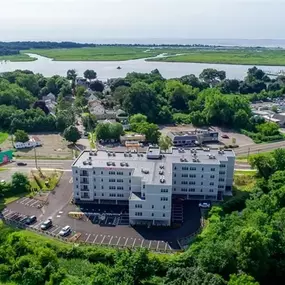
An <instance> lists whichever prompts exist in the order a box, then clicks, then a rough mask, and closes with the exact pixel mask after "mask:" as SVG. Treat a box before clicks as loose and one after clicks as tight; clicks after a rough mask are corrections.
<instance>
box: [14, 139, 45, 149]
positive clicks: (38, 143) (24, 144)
mask: <svg viewBox="0 0 285 285" xmlns="http://www.w3.org/2000/svg"><path fill="white" fill-rule="evenodd" d="M41 145H42V142H41V141H40V139H39V138H38V137H30V139H29V140H28V141H26V142H14V147H15V148H16V149H23V148H33V147H37V146H41Z"/></svg>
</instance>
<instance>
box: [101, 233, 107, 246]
mask: <svg viewBox="0 0 285 285" xmlns="http://www.w3.org/2000/svg"><path fill="white" fill-rule="evenodd" d="M105 237H106V235H104V237H103V239H102V241H101V244H103V242H104V239H105Z"/></svg>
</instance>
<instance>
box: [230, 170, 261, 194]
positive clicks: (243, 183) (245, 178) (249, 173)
mask: <svg viewBox="0 0 285 285" xmlns="http://www.w3.org/2000/svg"><path fill="white" fill-rule="evenodd" d="M255 183H256V170H254V169H253V170H246V171H235V174H234V186H235V187H236V188H237V189H238V190H240V191H251V190H252V188H253V187H254V185H255Z"/></svg>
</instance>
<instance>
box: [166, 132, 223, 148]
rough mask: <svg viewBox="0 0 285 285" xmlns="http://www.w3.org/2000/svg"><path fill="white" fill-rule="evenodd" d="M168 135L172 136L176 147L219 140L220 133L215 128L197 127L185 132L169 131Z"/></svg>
mask: <svg viewBox="0 0 285 285" xmlns="http://www.w3.org/2000/svg"><path fill="white" fill-rule="evenodd" d="M167 136H169V137H170V138H171V140H172V143H173V146H176V147H187V146H188V147H189V146H195V145H198V144H203V143H209V142H218V141H219V133H218V132H217V131H216V130H213V129H208V130H202V129H195V130H189V131H183V132H169V133H168V134H167Z"/></svg>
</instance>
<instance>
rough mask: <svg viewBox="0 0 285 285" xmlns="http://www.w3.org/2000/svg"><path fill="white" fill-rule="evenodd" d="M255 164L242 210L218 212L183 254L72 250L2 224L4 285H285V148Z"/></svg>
mask: <svg viewBox="0 0 285 285" xmlns="http://www.w3.org/2000/svg"><path fill="white" fill-rule="evenodd" d="M251 163H252V165H253V166H255V167H256V168H257V170H258V172H257V175H256V183H255V186H254V187H253V188H252V189H250V193H249V195H248V196H247V198H246V200H245V201H244V203H243V204H242V205H241V204H239V207H238V211H237V204H236V203H235V202H234V201H235V200H236V199H237V198H236V197H233V198H231V199H230V200H228V201H226V202H224V203H222V204H221V205H220V206H215V207H213V208H212V209H211V211H210V213H209V215H208V220H207V223H206V225H205V228H204V229H203V231H202V233H201V234H200V235H199V236H197V237H196V239H195V240H194V241H193V243H192V244H191V245H190V247H189V248H188V249H187V250H186V251H185V252H183V253H175V254H167V255H166V254H155V253H151V252H148V251H147V250H146V249H139V250H117V249H114V248H107V247H95V246H92V247H90V246H83V245H67V244H63V243H60V242H58V241H54V240H49V239H47V238H44V237H41V236H38V235H36V234H35V233H31V232H28V231H18V230H14V229H12V228H8V227H6V226H4V225H3V224H1V225H0V281H1V282H3V283H4V284H6V282H11V281H13V282H15V283H12V284H31V285H34V284H37V285H40V284H45V285H46V284H60V285H69V284H70V285H71V284H73V285H76V284H78V285H79V284H80V285H81V284H86V285H91V284H92V285H94V284H96V285H130V284H134V285H136V284H144V285H164V284H165V285H200V284H204V285H258V284H261V285H263V284H264V285H269V284H276V285H279V284H284V282H285V270H284V262H285V247H284V243H285V234H284V231H285V222H284V221H285V211H284V209H285V187H284V184H285V150H283V149H279V150H276V151H274V152H273V153H271V154H259V155H255V156H253V157H252V158H251ZM14 180H15V181H16V178H14ZM236 191H238V189H237V190H236ZM230 201H232V203H229V202H230ZM7 284H10V283H7Z"/></svg>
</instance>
